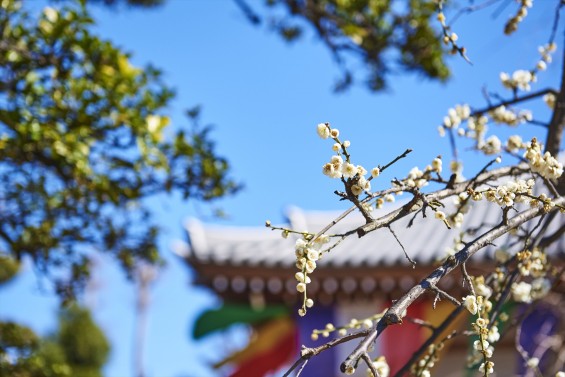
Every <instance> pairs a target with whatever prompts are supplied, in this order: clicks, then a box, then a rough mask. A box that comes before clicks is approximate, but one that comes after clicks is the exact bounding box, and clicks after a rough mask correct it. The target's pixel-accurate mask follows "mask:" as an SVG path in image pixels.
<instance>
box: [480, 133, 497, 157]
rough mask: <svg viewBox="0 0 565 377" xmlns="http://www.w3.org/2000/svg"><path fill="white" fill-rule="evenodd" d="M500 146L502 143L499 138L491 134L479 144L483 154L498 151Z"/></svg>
mask: <svg viewBox="0 0 565 377" xmlns="http://www.w3.org/2000/svg"><path fill="white" fill-rule="evenodd" d="M501 147H502V143H501V142H500V139H499V138H498V137H497V136H496V135H492V136H491V137H489V138H488V139H487V140H486V141H485V143H484V144H483V145H482V146H481V150H482V151H483V152H484V153H485V154H487V155H491V154H497V153H500V149H501Z"/></svg>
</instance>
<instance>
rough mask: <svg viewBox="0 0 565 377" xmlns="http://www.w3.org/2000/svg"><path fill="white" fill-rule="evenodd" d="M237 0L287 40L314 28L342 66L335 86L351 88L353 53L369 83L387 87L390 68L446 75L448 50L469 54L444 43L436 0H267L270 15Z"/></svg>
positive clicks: (256, 19)
mask: <svg viewBox="0 0 565 377" xmlns="http://www.w3.org/2000/svg"><path fill="white" fill-rule="evenodd" d="M235 2H236V3H237V4H238V5H239V6H240V8H241V9H242V10H243V11H244V13H245V14H246V15H247V16H248V19H249V20H250V21H251V22H252V23H255V24H260V23H261V22H262V21H263V20H264V19H267V20H268V24H269V25H270V26H272V28H273V30H274V31H276V32H277V33H279V34H280V35H281V36H282V37H283V38H284V39H285V40H287V41H295V40H297V39H299V37H300V36H302V35H303V34H304V31H305V29H313V30H314V31H315V33H316V34H317V36H318V37H319V39H320V40H321V41H322V42H323V43H324V44H325V45H326V47H327V48H328V49H329V50H330V51H331V53H332V56H333V57H334V59H335V61H336V62H337V63H338V65H339V66H340V68H341V70H342V78H341V79H340V80H339V81H338V82H337V84H336V87H335V88H336V90H343V89H346V88H347V87H348V86H349V85H351V84H352V83H353V82H354V81H355V79H356V77H355V75H354V74H353V70H352V69H351V68H350V66H349V64H348V61H349V60H350V59H351V58H353V59H357V60H359V61H361V62H362V63H363V67H364V70H365V72H366V73H367V74H366V77H365V78H364V81H365V83H366V84H367V86H368V87H369V88H370V89H371V90H374V91H378V90H382V89H385V88H386V87H387V83H388V81H387V77H388V76H389V75H390V74H391V73H398V72H414V73H417V74H420V75H422V76H424V77H427V78H430V79H438V80H441V81H443V80H446V79H447V78H448V77H449V69H448V68H447V66H446V61H445V59H446V56H447V55H448V53H461V54H464V50H461V49H459V48H458V47H457V46H454V45H452V44H451V43H448V44H447V45H448V46H449V47H448V48H444V46H443V45H442V39H443V38H442V36H443V35H442V30H439V29H438V28H437V27H435V26H433V25H435V23H436V22H437V21H436V20H435V16H436V12H435V11H436V9H437V2H434V1H422V0H410V1H404V0H396V1H395V0H265V4H266V5H267V7H268V10H267V12H266V14H265V15H260V14H259V13H258V12H257V9H255V8H252V7H251V6H250V5H249V4H248V3H246V2H245V0H235ZM357 79H358V78H357Z"/></svg>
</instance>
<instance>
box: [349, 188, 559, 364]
mask: <svg viewBox="0 0 565 377" xmlns="http://www.w3.org/2000/svg"><path fill="white" fill-rule="evenodd" d="M555 203H556V204H559V205H561V204H563V203H565V198H558V199H557V200H555ZM553 210H555V208H554V209H553ZM543 213H544V209H543V208H542V207H536V208H531V209H529V210H526V211H523V212H521V213H519V214H518V215H516V216H514V217H513V218H511V219H509V220H508V224H506V225H499V226H498V227H495V228H493V229H491V230H489V231H487V232H486V233H484V234H482V235H481V236H480V237H478V238H477V239H475V240H474V241H472V242H470V243H469V244H468V245H467V246H465V247H464V248H463V249H462V250H461V251H459V252H458V253H457V254H455V255H454V256H452V257H450V258H448V259H447V260H446V261H445V262H444V263H443V264H442V265H441V266H440V267H438V268H437V269H435V270H434V271H433V272H432V273H431V274H430V275H428V276H427V277H426V278H425V279H423V280H422V281H421V282H420V283H419V284H417V285H415V286H414V287H412V289H410V290H409V291H408V292H407V293H406V294H405V295H404V296H402V297H401V298H400V299H399V300H398V301H396V302H395V303H394V304H393V305H392V306H391V307H390V308H389V309H388V311H387V312H386V313H385V315H384V316H383V318H382V319H381V320H380V321H379V322H378V323H377V324H376V325H375V326H374V328H373V329H372V330H371V331H370V333H369V334H368V335H367V336H366V337H365V338H364V339H363V340H362V341H361V342H360V343H359V345H358V346H357V348H355V350H354V351H353V352H352V353H351V354H350V355H349V356H348V357H347V359H346V360H345V361H344V362H343V363H342V364H341V366H340V369H341V371H342V372H345V371H347V370H351V368H353V369H355V366H356V365H357V362H358V360H359V358H360V357H361V355H362V354H364V353H366V352H367V350H368V349H369V347H370V346H371V345H372V344H373V343H374V342H375V340H376V339H377V338H378V337H379V336H380V335H381V334H382V333H383V331H384V330H385V329H386V328H387V327H388V326H390V325H395V324H401V323H402V318H403V317H404V315H405V313H406V310H407V309H408V307H409V306H410V305H411V304H412V303H413V302H414V301H415V300H416V299H417V298H419V297H420V296H421V295H422V294H423V293H424V292H425V291H426V290H428V289H429V288H430V287H431V286H435V285H437V283H438V282H439V281H440V280H441V278H443V277H444V276H446V275H447V274H449V273H450V272H451V271H453V269H455V268H456V267H457V266H459V265H460V264H461V263H464V262H465V261H467V260H468V259H469V258H470V257H471V256H473V255H474V254H475V253H477V252H478V251H479V250H480V249H482V248H483V247H484V246H486V245H488V244H490V243H492V242H493V241H494V240H495V239H497V238H498V237H500V236H502V235H504V234H506V233H507V232H508V231H510V230H511V229H515V228H517V227H519V226H520V225H522V224H524V223H525V222H527V221H529V220H531V219H533V218H535V217H537V216H540V215H541V214H543Z"/></svg>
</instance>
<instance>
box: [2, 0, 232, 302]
mask: <svg viewBox="0 0 565 377" xmlns="http://www.w3.org/2000/svg"><path fill="white" fill-rule="evenodd" d="M55 5H57V6H61V8H59V9H55V8H51V7H48V8H45V9H44V10H43V12H42V13H41V14H40V15H38V16H32V15H30V14H29V13H28V12H27V11H26V10H25V8H23V7H22V3H21V2H20V1H17V0H2V1H0V34H1V38H0V256H2V258H3V257H4V256H11V257H12V258H13V260H14V261H15V263H17V262H19V261H20V260H21V259H22V258H23V257H24V256H29V257H31V259H32V260H33V262H34V264H35V267H36V269H37V270H38V271H40V272H41V273H43V274H44V275H45V276H47V277H49V278H50V279H51V280H52V281H53V282H54V283H55V286H56V290H57V293H58V294H59V295H60V296H61V297H62V298H63V299H65V300H66V299H72V298H73V297H74V295H75V293H76V292H79V291H80V289H81V288H82V287H83V286H84V284H85V282H86V280H87V278H88V276H89V273H90V266H89V264H90V257H91V256H92V253H93V252H101V253H105V254H109V255H111V256H113V257H114V258H115V259H116V260H117V261H119V263H120V264H121V265H122V266H123V268H124V269H125V271H126V272H128V273H131V272H132V270H133V269H134V267H135V265H136V264H137V263H138V262H140V261H144V262H149V263H157V262H159V254H158V251H157V247H156V238H157V236H158V233H159V228H158V227H157V226H155V225H154V224H153V223H152V222H151V214H150V212H149V210H148V209H147V208H146V205H145V200H144V199H145V198H147V197H149V196H153V195H158V194H162V193H170V192H177V193H180V194H181V195H182V197H183V198H184V199H197V200H203V201H210V200H213V199H215V198H219V197H222V196H224V195H227V194H231V193H234V192H235V191H236V190H237V189H238V185H237V184H236V183H235V182H234V181H233V180H232V179H231V178H230V177H229V176H228V170H229V166H228V162H227V161H226V160H225V159H224V158H222V157H220V156H218V155H217V154H216V152H215V148H214V143H213V142H212V141H211V140H210V135H209V132H210V128H209V127H200V126H199V125H198V111H197V110H195V111H191V112H189V114H188V115H189V118H190V119H189V120H190V122H191V123H192V125H191V126H190V127H188V128H186V129H185V130H180V131H176V132H174V131H173V130H172V129H170V127H169V123H170V121H169V118H168V117H167V116H165V115H164V111H165V110H166V106H167V104H168V103H169V101H170V100H171V98H173V94H174V93H173V91H172V90H171V89H169V88H168V87H167V86H166V85H164V83H163V82H162V81H161V73H160V72H159V70H157V69H155V68H154V67H151V66H148V67H145V68H138V67H135V66H133V65H132V64H131V63H130V57H129V55H128V54H127V53H125V52H123V51H122V50H121V49H119V48H117V47H116V46H114V45H113V44H112V43H111V42H109V41H105V40H102V39H100V38H99V37H97V36H96V35H94V34H93V33H92V31H91V29H92V26H93V20H92V19H91V18H90V17H89V14H88V11H87V9H86V6H85V3H84V2H82V3H78V2H63V3H55ZM9 274H10V270H9V268H8V267H2V269H0V280H2V279H6V276H8V275H9Z"/></svg>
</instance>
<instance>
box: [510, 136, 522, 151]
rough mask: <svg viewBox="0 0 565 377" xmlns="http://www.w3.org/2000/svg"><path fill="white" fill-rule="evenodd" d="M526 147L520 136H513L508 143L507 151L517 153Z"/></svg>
mask: <svg viewBox="0 0 565 377" xmlns="http://www.w3.org/2000/svg"><path fill="white" fill-rule="evenodd" d="M523 147H524V142H523V141H522V138H521V137H520V135H512V136H510V137H509V138H508V140H507V141H506V149H507V150H508V151H510V152H516V151H517V150H518V149H522V148H523Z"/></svg>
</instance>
